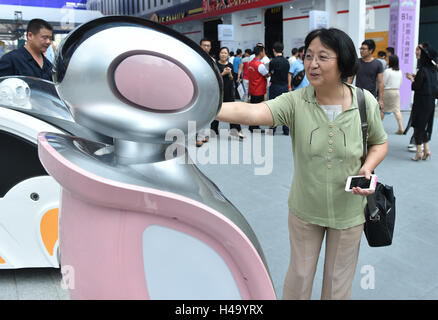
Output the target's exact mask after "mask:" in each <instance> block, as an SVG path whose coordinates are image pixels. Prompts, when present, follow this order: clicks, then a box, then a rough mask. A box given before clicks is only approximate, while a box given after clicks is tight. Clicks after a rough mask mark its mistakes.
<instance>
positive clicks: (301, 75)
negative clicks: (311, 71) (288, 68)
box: [292, 70, 306, 88]
mask: <svg viewBox="0 0 438 320" xmlns="http://www.w3.org/2000/svg"><path fill="white" fill-rule="evenodd" d="M305 75H306V72H305V71H304V70H302V71H300V72H298V73H297V74H296V76H295V77H293V79H292V85H293V86H294V88H296V87H298V86H299V85H300V83H301V82H302V81H303V79H304V76H305Z"/></svg>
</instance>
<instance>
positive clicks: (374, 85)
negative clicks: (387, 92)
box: [356, 39, 384, 109]
mask: <svg viewBox="0 0 438 320" xmlns="http://www.w3.org/2000/svg"><path fill="white" fill-rule="evenodd" d="M374 50H376V43H375V42H374V40H372V39H367V40H365V41H364V42H362V45H361V46H360V56H361V58H360V59H359V68H358V70H357V74H356V86H358V87H359V88H362V89H367V90H368V91H369V92H371V93H372V94H373V95H374V96H375V97H376V98H378V101H379V105H380V109H382V108H383V90H384V89H383V88H384V87H383V66H382V63H381V62H380V61H378V60H376V59H374V58H373V52H374ZM377 90H378V95H377Z"/></svg>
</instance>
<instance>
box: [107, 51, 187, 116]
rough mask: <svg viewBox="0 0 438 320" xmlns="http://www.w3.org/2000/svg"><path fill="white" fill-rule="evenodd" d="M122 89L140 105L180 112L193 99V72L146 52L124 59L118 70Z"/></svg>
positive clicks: (126, 95) (117, 80)
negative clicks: (190, 75)
mask: <svg viewBox="0 0 438 320" xmlns="http://www.w3.org/2000/svg"><path fill="white" fill-rule="evenodd" d="M114 81H115V84H116V87H117V89H118V90H119V92H120V93H121V94H122V95H123V96H124V97H125V98H126V99H128V100H129V101H131V102H134V103H135V104H138V105H140V106H143V107H146V108H149V109H154V110H160V111H176V110H179V109H182V108H184V107H186V106H187V105H188V104H189V103H190V101H191V100H192V98H193V94H194V86H193V82H192V80H191V79H190V77H189V75H188V74H187V73H186V72H185V71H184V70H183V69H182V68H181V67H179V66H178V65H176V64H175V63H173V62H172V61H169V60H166V59H163V58H160V57H156V56H152V55H146V54H137V55H132V56H129V57H128V58H126V59H125V60H123V61H122V62H121V63H120V64H119V65H118V66H117V68H116V70H115V72H114Z"/></svg>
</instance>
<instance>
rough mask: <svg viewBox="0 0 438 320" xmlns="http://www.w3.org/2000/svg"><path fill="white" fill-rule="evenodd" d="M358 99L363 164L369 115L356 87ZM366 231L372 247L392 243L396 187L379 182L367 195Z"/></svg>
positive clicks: (361, 94)
mask: <svg viewBox="0 0 438 320" xmlns="http://www.w3.org/2000/svg"><path fill="white" fill-rule="evenodd" d="M356 94H357V101H358V105H359V113H360V119H361V126H362V139H363V155H362V159H361V161H362V165H363V164H364V162H365V158H366V155H367V131H368V123H367V115H366V105H365V96H364V93H363V91H362V89H360V88H356ZM364 211H365V212H364V213H365V226H364V232H365V236H366V238H367V241H368V245H369V246H370V247H384V246H389V245H391V244H392V238H393V235H394V226H395V196H394V188H393V187H392V186H388V185H385V184H383V183H380V182H377V185H376V190H375V192H374V193H373V194H371V195H369V196H367V205H366V206H365V210H364Z"/></svg>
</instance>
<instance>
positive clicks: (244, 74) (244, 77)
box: [237, 49, 252, 102]
mask: <svg viewBox="0 0 438 320" xmlns="http://www.w3.org/2000/svg"><path fill="white" fill-rule="evenodd" d="M251 54H252V51H251V49H246V50H245V53H244V56H243V58H242V63H241V64H240V66H239V71H238V73H237V82H239V83H240V82H242V83H243V87H244V88H245V96H244V97H243V99H242V101H244V102H248V96H249V93H248V92H249V78H248V66H249V63H250V62H251Z"/></svg>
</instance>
